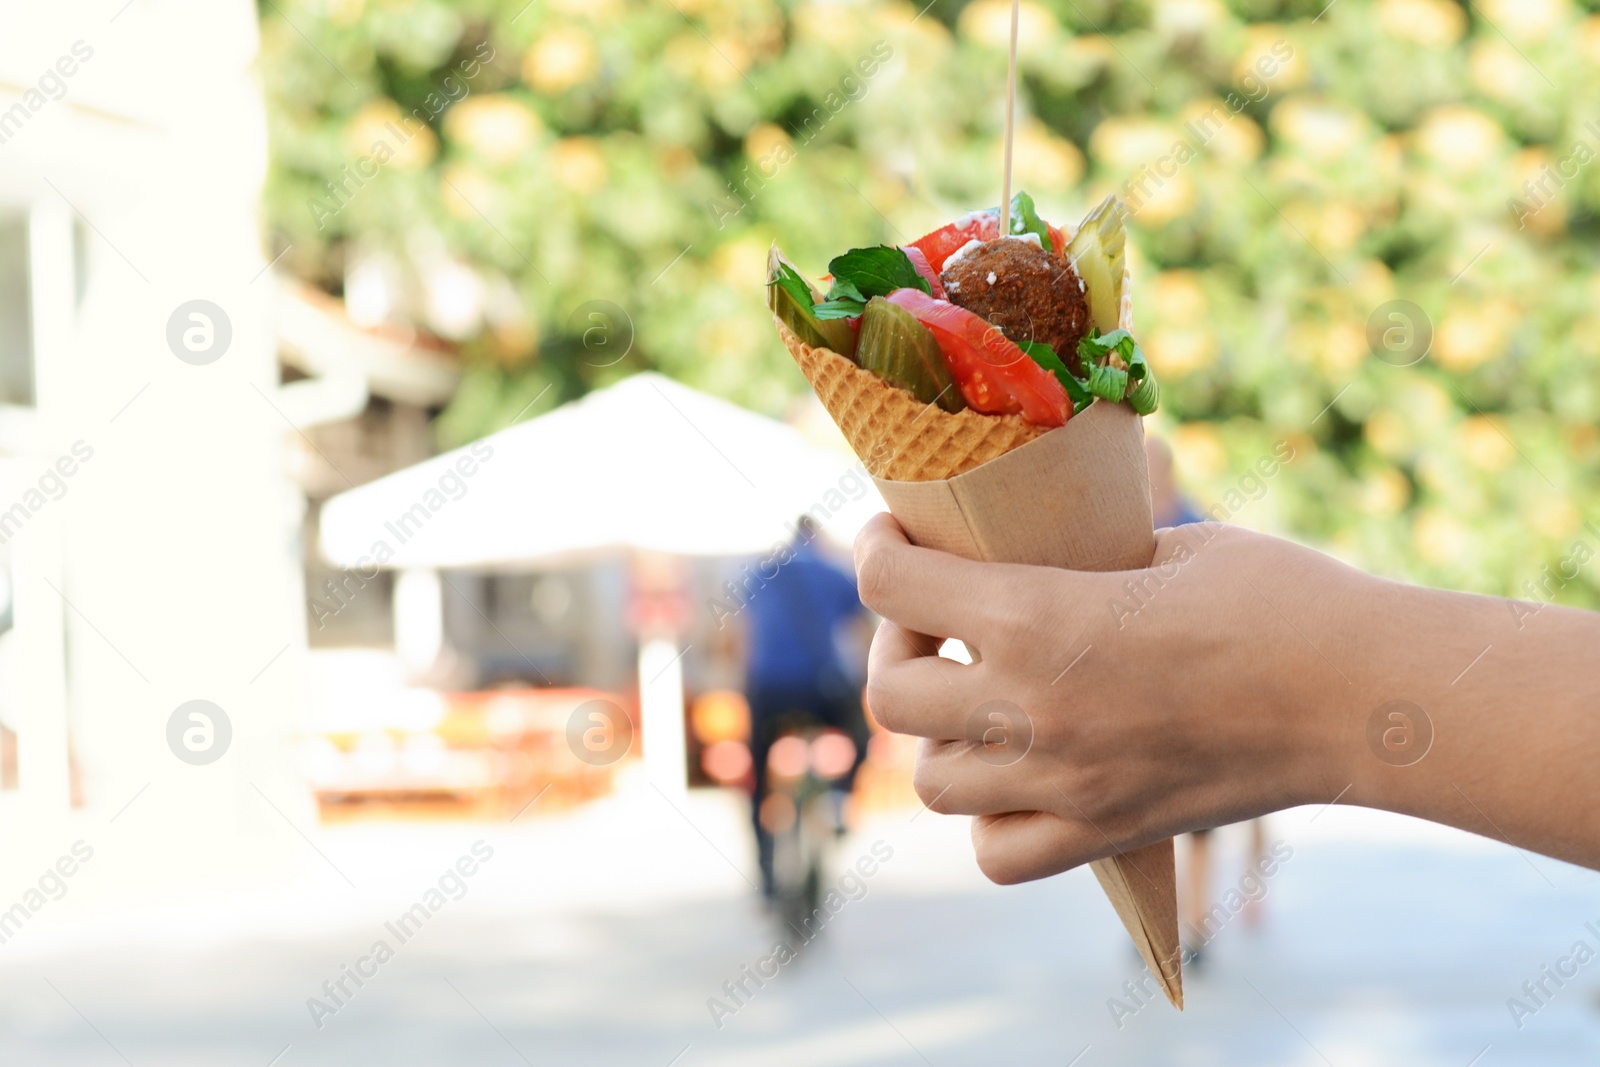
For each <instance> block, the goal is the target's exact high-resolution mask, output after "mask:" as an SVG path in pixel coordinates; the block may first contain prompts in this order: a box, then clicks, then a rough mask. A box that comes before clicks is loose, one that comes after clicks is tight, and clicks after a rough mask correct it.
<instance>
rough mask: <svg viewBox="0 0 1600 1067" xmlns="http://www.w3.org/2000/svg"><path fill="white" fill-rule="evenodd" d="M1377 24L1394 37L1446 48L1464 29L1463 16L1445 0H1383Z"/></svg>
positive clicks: (1465, 23) (1465, 27)
mask: <svg viewBox="0 0 1600 1067" xmlns="http://www.w3.org/2000/svg"><path fill="white" fill-rule="evenodd" d="M1378 25H1379V26H1381V27H1383V32H1384V33H1387V34H1388V35H1389V36H1390V37H1393V38H1395V39H1396V40H1401V41H1411V42H1413V43H1415V44H1420V45H1423V46H1425V47H1428V48H1448V47H1449V46H1451V45H1453V44H1455V43H1456V42H1457V41H1459V40H1461V35H1462V34H1464V33H1465V32H1466V30H1467V16H1466V13H1465V12H1463V11H1462V10H1461V8H1460V7H1458V6H1457V5H1456V4H1453V3H1450V2H1449V0H1383V2H1382V3H1381V4H1379V5H1378Z"/></svg>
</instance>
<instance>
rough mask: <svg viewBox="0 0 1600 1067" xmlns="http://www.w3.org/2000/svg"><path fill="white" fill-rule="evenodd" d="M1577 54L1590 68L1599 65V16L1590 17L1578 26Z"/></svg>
mask: <svg viewBox="0 0 1600 1067" xmlns="http://www.w3.org/2000/svg"><path fill="white" fill-rule="evenodd" d="M1578 52H1579V54H1580V55H1582V56H1583V58H1584V60H1585V62H1587V63H1588V64H1589V65H1590V66H1595V65H1597V64H1600V15H1590V16H1589V17H1588V18H1586V19H1584V20H1583V22H1582V23H1580V24H1579V26H1578Z"/></svg>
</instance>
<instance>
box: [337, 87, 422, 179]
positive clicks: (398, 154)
mask: <svg viewBox="0 0 1600 1067" xmlns="http://www.w3.org/2000/svg"><path fill="white" fill-rule="evenodd" d="M423 115H424V116H426V115H427V110H426V108H424V109H423ZM345 143H346V144H347V145H348V146H349V149H350V151H351V153H352V154H354V155H355V156H357V157H363V158H364V157H370V158H372V159H374V160H375V161H377V160H383V159H385V158H386V159H387V162H386V164H385V165H386V166H391V167H394V168H395V169H396V170H403V171H415V170H421V169H422V168H423V167H426V166H427V165H428V164H429V163H432V162H433V157H434V156H435V155H437V154H438V151H439V139H438V138H437V137H435V136H434V134H433V130H432V129H431V128H430V127H429V126H428V125H427V124H426V123H425V122H424V121H423V119H422V118H418V117H417V116H415V115H409V114H406V113H405V112H402V111H401V110H400V105H399V104H397V103H395V102H394V101H393V100H389V99H385V98H379V99H376V100H370V101H368V102H367V103H366V104H364V105H362V108H361V110H360V111H358V112H356V113H355V114H354V115H353V116H351V118H350V124H349V125H348V126H346V127H345Z"/></svg>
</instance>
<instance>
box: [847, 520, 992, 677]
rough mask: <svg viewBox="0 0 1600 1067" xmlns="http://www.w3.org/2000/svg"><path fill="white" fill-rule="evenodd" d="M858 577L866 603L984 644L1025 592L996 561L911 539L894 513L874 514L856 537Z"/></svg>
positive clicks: (904, 620)
mask: <svg viewBox="0 0 1600 1067" xmlns="http://www.w3.org/2000/svg"><path fill="white" fill-rule="evenodd" d="M855 559H856V581H857V583H858V586H859V591H860V594H861V602H862V603H863V604H865V605H866V606H867V607H869V608H871V609H872V610H873V611H876V612H877V613H878V614H879V615H882V616H883V617H884V618H887V619H893V620H894V621H895V622H897V623H899V624H900V625H902V626H904V627H905V628H906V629H908V630H912V631H915V632H917V633H924V634H934V635H937V636H939V637H956V638H960V639H961V640H962V641H965V642H966V643H967V644H968V645H969V646H972V645H976V646H978V647H980V648H981V647H982V645H983V641H982V637H983V636H984V635H985V634H992V633H994V632H995V630H996V623H997V622H998V620H999V619H1000V618H1001V617H1002V615H1003V612H1004V610H1005V609H1006V607H1007V606H1008V605H1009V604H1010V603H1011V601H1012V600H1013V598H1014V597H1016V596H1017V595H1019V594H1020V593H1022V592H1023V591H1024V588H1023V587H1019V586H1018V583H1017V580H1016V578H1015V577H1014V576H1012V575H1011V574H1010V573H1009V572H1010V571H1012V570H1015V569H1021V568H1011V567H1006V566H1001V565H998V564H993V563H974V562H973V561H971V560H965V559H962V558H961V557H959V556H952V555H950V554H949V553H948V552H936V551H934V550H933V549H931V548H918V547H917V546H915V545H913V544H912V543H911V542H910V541H908V540H906V535H905V532H904V531H903V530H902V529H901V528H900V524H899V523H898V522H896V521H895V520H894V517H893V516H891V515H889V514H887V513H884V514H879V515H875V516H873V518H872V519H871V520H870V521H868V523H867V524H866V526H864V527H862V529H861V533H860V534H858V535H857V536H856V550H855Z"/></svg>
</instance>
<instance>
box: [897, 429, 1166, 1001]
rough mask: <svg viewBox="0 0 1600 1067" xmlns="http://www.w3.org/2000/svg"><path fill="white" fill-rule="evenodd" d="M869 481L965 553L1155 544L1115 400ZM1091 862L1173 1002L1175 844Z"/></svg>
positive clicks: (1020, 556)
mask: <svg viewBox="0 0 1600 1067" xmlns="http://www.w3.org/2000/svg"><path fill="white" fill-rule="evenodd" d="M873 481H874V482H875V483H876V484H877V486H878V491H879V492H881V493H882V494H883V499H884V500H885V502H887V503H888V505H889V510H890V512H892V513H893V515H894V517H895V518H896V519H897V520H899V522H900V525H901V526H903V527H904V528H905V531H906V535H907V536H908V537H910V538H911V540H912V542H914V543H915V544H918V545H923V546H925V547H927V548H934V549H938V550H940V551H942V552H952V553H954V554H956V555H958V556H964V557H966V558H968V559H977V560H984V561H986V562H998V563H1029V564H1033V565H1035V566H1043V567H1064V568H1068V569H1070V570H1082V571H1112V570H1128V569H1133V568H1139V567H1145V566H1148V565H1149V563H1150V558H1151V556H1152V555H1153V554H1154V552H1155V538H1154V536H1153V533H1152V530H1151V519H1150V484H1149V480H1148V476H1147V474H1146V471H1145V453H1144V430H1143V427H1142V425H1141V423H1140V420H1139V416H1137V415H1135V414H1134V412H1133V410H1132V409H1131V408H1129V407H1127V406H1126V405H1124V404H1108V403H1105V402H1103V401H1096V402H1095V403H1094V404H1092V405H1090V406H1089V408H1088V409H1087V410H1085V411H1084V412H1082V413H1081V414H1078V415H1074V416H1073V417H1072V418H1071V419H1069V420H1068V421H1067V424H1066V425H1065V426H1063V427H1060V428H1059V429H1055V430H1051V431H1049V432H1048V433H1045V434H1043V435H1041V436H1039V437H1037V438H1035V439H1034V440H1032V441H1029V442H1028V443H1026V444H1024V445H1022V446H1020V447H1018V448H1015V449H1012V450H1011V451H1009V452H1006V453H1005V454H1003V455H1001V456H999V457H998V458H996V459H992V460H990V461H988V462H987V463H984V464H982V465H981V466H978V467H975V468H973V469H972V470H969V471H967V472H965V473H963V474H957V475H955V476H954V477H951V478H945V479H940V480H936V481H916V482H906V481H891V480H887V479H883V478H874V479H873ZM1091 867H1092V869H1093V870H1094V873H1095V877H1096V878H1098V879H1099V880H1100V886H1101V888H1102V889H1104V890H1105V893H1106V896H1107V897H1109V898H1110V900H1111V905H1112V907H1114V908H1115V909H1116V911H1117V915H1118V917H1119V918H1121V919H1122V924H1123V926H1125V927H1127V929H1128V934H1129V936H1131V937H1132V938H1133V943H1134V945H1135V946H1136V947H1137V948H1138V949H1139V955H1141V956H1142V957H1144V961H1145V963H1146V964H1147V965H1148V966H1149V968H1150V973H1151V974H1153V975H1155V977H1156V979H1157V981H1159V982H1161V984H1162V988H1163V990H1164V991H1165V992H1166V994H1167V999H1169V1000H1170V1001H1172V1003H1173V1004H1174V1005H1175V1006H1177V1007H1179V1008H1182V1007H1183V970H1182V961H1181V952H1182V949H1181V946H1180V943H1179V940H1178V900H1177V878H1176V874H1175V873H1174V869H1173V849H1172V842H1171V841H1170V840H1168V841H1162V842H1159V843H1157V844H1153V845H1147V846H1145V847H1144V848H1140V849H1136V850H1134V851H1132V852H1125V853H1122V854H1120V855H1116V856H1112V857H1110V858H1108V859H1103V860H1096V861H1095V862H1094V863H1093V864H1091Z"/></svg>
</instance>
